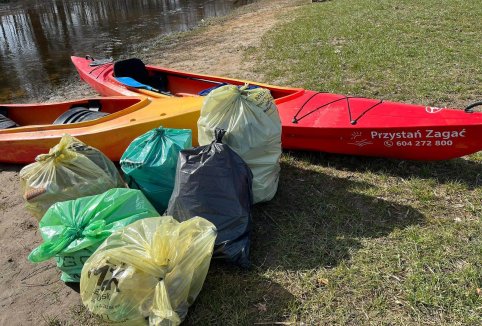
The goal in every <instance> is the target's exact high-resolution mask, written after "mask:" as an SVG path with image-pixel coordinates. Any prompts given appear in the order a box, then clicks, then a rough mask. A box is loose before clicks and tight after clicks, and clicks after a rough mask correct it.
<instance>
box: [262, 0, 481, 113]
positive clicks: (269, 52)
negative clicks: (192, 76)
mask: <svg viewBox="0 0 482 326" xmlns="http://www.w3.org/2000/svg"><path fill="white" fill-rule="evenodd" d="M481 16H482V6H481V5H480V2H479V1H475V0H472V1H470V0H445V1H438V0H426V1H416V0H397V1H393V0H381V1H380V0H359V1H350V0H336V1H327V2H323V3H318V4H313V5H309V6H304V7H303V8H302V9H301V10H299V11H298V13H297V16H296V18H295V19H294V20H293V19H290V22H289V23H286V24H282V25H280V26H278V27H277V28H276V29H274V30H273V31H272V32H271V33H270V34H269V35H267V36H266V37H265V39H264V43H263V47H262V49H261V51H260V49H257V52H262V53H264V54H265V55H264V56H263V57H262V58H261V59H262V60H260V63H259V67H260V68H259V69H260V72H262V73H265V74H266V78H267V79H268V80H270V81H272V82H281V83H283V84H285V85H292V86H300V87H304V88H307V89H313V90H320V91H327V92H339V93H343V94H352V95H363V96H367V97H383V98H387V99H392V100H399V101H408V102H415V103H424V104H430V105H433V104H438V105H440V104H451V105H464V104H467V103H468V101H470V100H474V99H476V98H477V96H480V85H481V82H482V57H481V56H480V53H481V52H482V45H481V42H480V38H481V32H480V17H481Z"/></svg>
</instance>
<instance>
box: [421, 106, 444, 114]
mask: <svg viewBox="0 0 482 326" xmlns="http://www.w3.org/2000/svg"><path fill="white" fill-rule="evenodd" d="M442 110H443V109H442V108H437V107H435V106H426V107H425V111H427V113H438V112H440V111H442Z"/></svg>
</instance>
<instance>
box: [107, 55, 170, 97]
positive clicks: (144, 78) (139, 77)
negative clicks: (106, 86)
mask: <svg viewBox="0 0 482 326" xmlns="http://www.w3.org/2000/svg"><path fill="white" fill-rule="evenodd" d="M114 76H115V77H130V78H132V79H134V80H136V81H138V82H139V83H142V84H146V85H149V86H151V87H154V88H156V89H157V90H159V91H161V92H168V91H169V90H168V89H167V77H166V75H165V74H162V73H159V72H156V73H155V74H154V75H150V74H149V71H148V70H147V68H146V65H145V64H144V62H142V60H141V59H137V58H130V59H126V60H121V61H116V63H114Z"/></svg>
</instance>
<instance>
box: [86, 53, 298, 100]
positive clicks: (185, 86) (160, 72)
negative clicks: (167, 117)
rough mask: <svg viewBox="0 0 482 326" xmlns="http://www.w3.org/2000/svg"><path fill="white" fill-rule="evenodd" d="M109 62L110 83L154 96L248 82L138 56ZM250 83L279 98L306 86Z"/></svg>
mask: <svg viewBox="0 0 482 326" xmlns="http://www.w3.org/2000/svg"><path fill="white" fill-rule="evenodd" d="M107 65H108V66H109V67H112V68H111V69H110V72H109V73H108V75H107V76H106V78H107V79H108V80H109V81H110V82H111V83H113V84H117V85H121V86H123V87H126V88H127V89H129V90H132V91H135V92H137V93H140V94H143V95H147V96H149V97H152V98H165V97H171V96H178V97H186V96H205V95H207V94H209V91H210V90H212V89H215V88H217V87H220V86H223V85H228V84H229V85H236V86H242V85H244V84H246V83H248V82H247V81H243V80H236V79H229V78H222V77H214V76H208V75H199V74H191V73H185V72H181V71H176V70H172V69H165V68H159V67H155V66H150V65H145V64H144V63H143V62H142V61H141V60H140V59H137V58H131V59H126V60H121V61H116V62H115V63H108V64H107ZM106 68H107V66H106ZM94 69H95V68H94ZM249 84H250V85H252V86H259V87H264V88H268V89H269V90H270V91H271V95H272V96H273V98H274V99H275V100H277V101H278V100H280V101H284V100H288V99H290V98H292V97H293V96H299V95H301V94H302V93H303V90H302V89H298V88H284V87H276V86H271V85H264V84H261V83H252V82H249Z"/></svg>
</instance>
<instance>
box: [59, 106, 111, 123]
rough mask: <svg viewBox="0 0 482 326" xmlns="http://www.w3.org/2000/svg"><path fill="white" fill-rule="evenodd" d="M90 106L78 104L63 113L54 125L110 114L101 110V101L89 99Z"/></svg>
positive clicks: (88, 119)
mask: <svg viewBox="0 0 482 326" xmlns="http://www.w3.org/2000/svg"><path fill="white" fill-rule="evenodd" d="M87 105H88V106H87V107H85V106H80V105H76V106H73V107H72V108H70V109H69V110H67V111H65V112H64V113H62V114H61V115H60V116H59V117H58V118H57V119H55V121H54V123H53V124H54V125H64V124H70V123H76V122H83V121H90V120H94V119H99V118H102V117H105V116H106V115H109V113H106V112H100V103H99V102H98V101H89V103H88V104H87Z"/></svg>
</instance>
